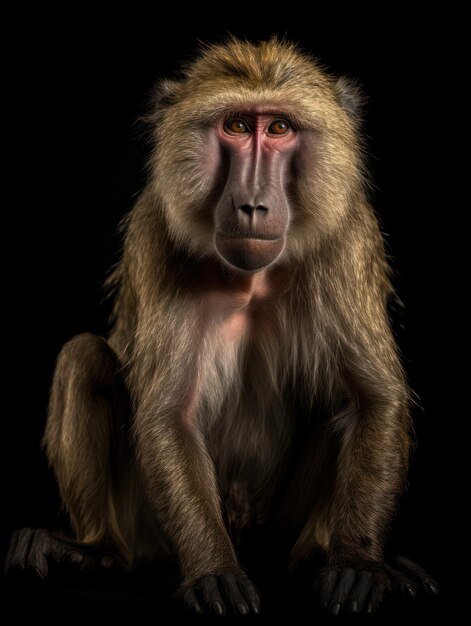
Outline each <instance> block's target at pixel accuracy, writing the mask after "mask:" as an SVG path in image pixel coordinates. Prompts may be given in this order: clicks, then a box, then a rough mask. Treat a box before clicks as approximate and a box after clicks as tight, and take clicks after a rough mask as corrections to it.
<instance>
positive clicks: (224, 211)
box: [150, 41, 363, 272]
mask: <svg viewBox="0 0 471 626" xmlns="http://www.w3.org/2000/svg"><path fill="white" fill-rule="evenodd" d="M158 95H159V97H158V99H157V101H156V102H157V106H156V108H155V113H154V114H153V115H151V116H150V121H151V122H152V124H153V129H154V137H155V150H154V152H153V155H152V161H151V171H152V185H151V188H152V189H153V190H154V193H155V194H156V197H157V198H158V206H160V207H161V208H162V210H163V212H164V215H165V218H166V222H167V225H168V230H169V234H170V236H171V238H172V239H173V242H174V244H175V245H176V247H178V248H180V249H184V250H186V251H188V252H190V253H192V254H194V255H196V256H199V257H208V256H209V257H213V258H216V259H218V260H219V261H220V262H221V263H223V264H224V265H226V266H229V267H231V268H232V269H235V270H237V271H245V272H255V271H258V270H261V269H263V268H266V267H268V266H270V265H272V264H274V263H281V262H287V263H288V262H289V261H291V260H301V259H302V258H303V256H304V255H305V254H306V253H308V252H310V251H312V250H313V249H314V248H315V247H316V246H318V245H319V243H320V242H321V241H322V239H323V238H324V237H326V236H329V235H330V234H331V233H332V232H333V230H335V228H337V227H338V226H339V225H340V224H341V222H342V220H343V218H344V216H345V215H346V214H347V211H348V208H349V206H353V205H354V203H355V201H356V200H355V198H356V196H357V194H358V193H361V190H362V188H363V184H362V178H361V168H360V158H359V150H358V144H357V138H356V122H354V121H353V118H352V116H351V115H350V114H349V113H348V112H347V110H346V108H345V105H344V103H345V101H346V100H348V97H349V94H348V93H345V89H344V86H343V85H342V84H341V83H337V82H336V81H335V80H334V79H332V78H330V77H329V76H328V75H326V74H325V73H324V72H323V71H322V70H321V69H320V68H319V67H318V66H317V65H316V64H315V62H313V61H312V60H311V59H309V58H307V57H304V56H303V55H301V54H299V53H298V52H297V51H296V49H295V48H293V47H292V46H290V45H288V44H282V43H279V42H278V43H277V42H273V41H272V42H265V43H261V44H259V45H252V44H246V43H242V42H232V43H231V44H229V45H227V46H215V47H212V48H210V49H209V50H208V51H206V52H205V53H204V54H203V55H202V56H201V57H200V58H199V59H197V60H196V61H195V62H194V63H193V64H192V65H190V66H188V68H187V69H186V71H185V74H184V77H183V79H182V80H180V81H166V82H164V83H162V85H161V86H160V89H159V94H158ZM347 104H348V102H347ZM347 108H348V107H347Z"/></svg>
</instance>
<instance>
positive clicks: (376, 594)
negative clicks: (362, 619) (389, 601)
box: [366, 582, 385, 613]
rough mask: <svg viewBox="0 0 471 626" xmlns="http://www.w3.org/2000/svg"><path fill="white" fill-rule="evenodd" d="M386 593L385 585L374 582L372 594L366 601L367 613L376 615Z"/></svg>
mask: <svg viewBox="0 0 471 626" xmlns="http://www.w3.org/2000/svg"><path fill="white" fill-rule="evenodd" d="M384 593H385V585H384V583H380V582H374V583H373V585H372V587H371V590H370V593H369V594H368V598H367V599H366V612H367V613H374V612H375V611H376V610H377V609H378V607H379V605H380V604H381V602H382V601H383V597H384Z"/></svg>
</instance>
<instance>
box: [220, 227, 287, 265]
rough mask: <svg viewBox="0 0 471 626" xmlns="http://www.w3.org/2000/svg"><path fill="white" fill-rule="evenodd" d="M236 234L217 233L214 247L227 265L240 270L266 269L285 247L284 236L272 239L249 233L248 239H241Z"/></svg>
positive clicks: (271, 236)
mask: <svg viewBox="0 0 471 626" xmlns="http://www.w3.org/2000/svg"><path fill="white" fill-rule="evenodd" d="M237 234H238V236H236V237H235V236H234V235H232V236H228V235H224V234H223V233H221V232H217V234H216V239H215V246H216V250H217V251H218V252H219V254H220V255H221V256H222V258H223V259H224V260H225V261H226V262H227V263H229V265H232V266H233V267H236V268H238V269H241V270H246V271H255V270H259V269H261V268H263V267H268V265H271V263H273V262H274V261H275V260H276V259H277V258H278V257H279V255H280V254H281V252H282V251H283V248H284V245H285V238H284V236H283V237H275V238H274V237H273V235H266V234H265V233H263V234H262V233H250V235H251V236H250V237H247V236H244V237H241V236H240V235H241V233H237ZM255 234H256V235H257V236H256V237H254V235H255ZM244 235H246V233H244ZM260 235H262V237H263V239H262V238H261V237H260ZM267 237H270V238H269V239H268V238H267Z"/></svg>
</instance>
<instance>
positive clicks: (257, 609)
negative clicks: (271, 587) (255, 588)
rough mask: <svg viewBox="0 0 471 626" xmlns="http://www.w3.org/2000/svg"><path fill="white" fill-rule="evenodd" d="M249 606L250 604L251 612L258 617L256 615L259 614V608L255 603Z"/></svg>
mask: <svg viewBox="0 0 471 626" xmlns="http://www.w3.org/2000/svg"><path fill="white" fill-rule="evenodd" d="M251 604H252V610H253V612H254V613H257V615H258V613H260V607H259V606H258V605H257V604H255V602H252V603H251Z"/></svg>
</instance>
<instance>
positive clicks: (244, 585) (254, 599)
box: [237, 576, 261, 613]
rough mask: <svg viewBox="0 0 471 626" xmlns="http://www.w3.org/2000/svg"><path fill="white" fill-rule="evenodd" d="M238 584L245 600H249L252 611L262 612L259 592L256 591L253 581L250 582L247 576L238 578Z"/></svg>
mask: <svg viewBox="0 0 471 626" xmlns="http://www.w3.org/2000/svg"><path fill="white" fill-rule="evenodd" d="M237 583H238V585H239V587H240V589H241V591H242V593H243V595H244V597H245V599H246V600H247V602H248V603H249V605H250V607H251V608H252V611H253V612H254V613H260V610H261V602H260V595H259V593H258V591H257V590H256V589H255V587H254V585H253V583H252V581H251V580H249V579H248V578H247V577H245V576H239V577H238V578H237Z"/></svg>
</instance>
